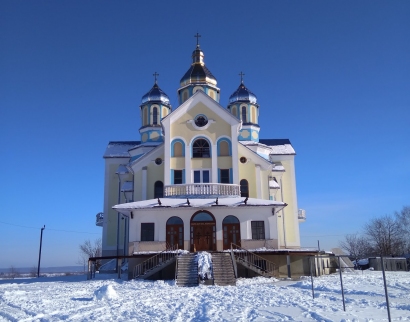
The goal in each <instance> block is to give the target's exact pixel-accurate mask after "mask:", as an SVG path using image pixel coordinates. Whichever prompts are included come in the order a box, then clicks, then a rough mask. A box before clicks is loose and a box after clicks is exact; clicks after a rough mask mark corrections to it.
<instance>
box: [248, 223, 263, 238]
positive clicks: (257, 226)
mask: <svg viewBox="0 0 410 322" xmlns="http://www.w3.org/2000/svg"><path fill="white" fill-rule="evenodd" d="M251 227H252V239H265V222H264V221H251Z"/></svg>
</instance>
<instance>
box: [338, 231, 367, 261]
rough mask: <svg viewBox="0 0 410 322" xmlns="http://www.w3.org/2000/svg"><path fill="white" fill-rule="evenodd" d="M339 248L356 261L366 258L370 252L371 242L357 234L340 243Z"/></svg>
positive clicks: (348, 236) (347, 236) (346, 237)
mask: <svg viewBox="0 0 410 322" xmlns="http://www.w3.org/2000/svg"><path fill="white" fill-rule="evenodd" d="M339 246H340V248H342V249H344V250H345V251H347V252H348V253H349V255H350V256H351V257H353V258H354V259H361V258H364V257H365V256H366V255H368V254H369V252H370V243H369V241H368V240H367V239H366V238H364V237H361V236H358V235H357V234H352V235H346V236H345V239H344V240H343V241H341V242H339Z"/></svg>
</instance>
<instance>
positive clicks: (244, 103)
mask: <svg viewBox="0 0 410 322" xmlns="http://www.w3.org/2000/svg"><path fill="white" fill-rule="evenodd" d="M198 36H199V35H197V37H198ZM197 39H198V38H197ZM233 72H236V71H233ZM240 75H241V79H240V82H239V85H238V84H237V88H236V89H235V87H236V86H234V85H233V86H232V89H231V90H232V95H230V97H229V102H228V103H227V104H226V105H224V106H222V105H221V103H220V89H219V88H218V86H217V79H216V77H215V76H213V74H212V73H211V72H210V70H209V69H208V68H207V67H206V65H205V60H204V52H203V51H202V49H201V48H200V45H199V43H198V40H197V45H196V48H195V50H194V51H193V53H192V63H191V65H190V66H189V68H188V70H187V71H186V72H185V74H183V76H182V78H181V80H180V84H179V88H178V91H177V93H178V104H179V105H178V106H175V107H173V106H171V104H170V99H169V96H168V95H167V94H166V93H165V92H164V91H163V90H161V88H160V87H159V84H158V81H157V74H156V73H155V74H154V76H155V82H154V85H153V86H152V88H151V89H150V90H149V91H148V92H147V93H146V94H145V95H143V96H142V100H141V104H140V105H139V112H140V113H139V115H140V118H141V127H140V129H139V132H140V138H139V140H136V141H113V142H109V144H108V146H107V148H106V151H105V154H104V160H105V179H104V211H103V213H102V214H101V213H100V214H99V215H97V225H99V226H102V229H103V231H102V245H103V250H102V253H103V256H116V255H138V254H147V253H150V254H155V253H158V252H162V251H164V250H167V249H175V248H177V249H183V250H185V251H188V252H191V253H192V252H198V251H208V252H217V251H224V250H227V249H231V245H232V244H234V245H237V246H238V247H241V248H243V249H247V250H253V251H255V252H258V251H259V252H260V251H264V252H269V251H272V252H278V251H280V250H288V251H292V250H295V251H296V250H298V249H300V236H299V223H300V222H303V221H304V220H305V213H304V210H300V209H298V203H297V193H296V178H295V155H296V153H295V150H294V148H293V146H292V145H291V143H290V141H289V140H288V139H275V138H265V139H264V138H261V137H260V134H263V133H267V132H268V133H269V129H267V130H265V132H262V129H261V128H260V126H259V118H260V117H263V113H264V107H263V106H259V104H258V100H257V96H256V95H255V94H254V93H253V92H252V91H251V90H250V89H248V87H247V86H245V83H244V80H243V74H242V73H241V74H240Z"/></svg>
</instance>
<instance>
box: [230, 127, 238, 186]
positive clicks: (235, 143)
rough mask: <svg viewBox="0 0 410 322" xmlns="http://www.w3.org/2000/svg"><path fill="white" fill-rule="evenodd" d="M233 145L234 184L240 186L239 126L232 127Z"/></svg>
mask: <svg viewBox="0 0 410 322" xmlns="http://www.w3.org/2000/svg"><path fill="white" fill-rule="evenodd" d="M231 144H232V173H233V178H232V183H233V184H239V165H238V160H239V157H238V129H237V125H233V126H232V127H231Z"/></svg>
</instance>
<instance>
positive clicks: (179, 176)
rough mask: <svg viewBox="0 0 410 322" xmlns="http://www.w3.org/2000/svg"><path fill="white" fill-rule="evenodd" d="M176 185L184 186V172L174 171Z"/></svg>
mask: <svg viewBox="0 0 410 322" xmlns="http://www.w3.org/2000/svg"><path fill="white" fill-rule="evenodd" d="M174 184H182V170H174Z"/></svg>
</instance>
